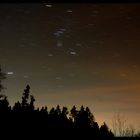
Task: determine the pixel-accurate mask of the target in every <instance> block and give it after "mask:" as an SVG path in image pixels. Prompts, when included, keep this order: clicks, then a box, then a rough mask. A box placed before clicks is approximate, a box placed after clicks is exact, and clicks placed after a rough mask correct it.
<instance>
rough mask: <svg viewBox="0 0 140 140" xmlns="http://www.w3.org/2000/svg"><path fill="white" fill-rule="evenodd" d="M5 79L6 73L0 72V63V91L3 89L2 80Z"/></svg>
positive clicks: (0, 70)
mask: <svg viewBox="0 0 140 140" xmlns="http://www.w3.org/2000/svg"><path fill="white" fill-rule="evenodd" d="M4 79H6V74H5V73H4V72H2V69H1V65H0V92H1V91H2V90H3V89H4V86H3V85H2V80H4Z"/></svg>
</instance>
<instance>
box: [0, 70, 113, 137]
mask: <svg viewBox="0 0 140 140" xmlns="http://www.w3.org/2000/svg"><path fill="white" fill-rule="evenodd" d="M5 78H6V76H5V75H4V73H2V72H1V69H0V90H2V89H4V87H3V86H2V84H1V81H2V80H3V79H5ZM34 103H35V98H34V96H33V95H31V94H30V86H29V85H27V86H26V88H25V89H24V92H23V94H22V97H21V102H20V101H17V102H15V104H14V105H13V106H10V105H9V101H8V99H7V96H5V95H2V94H1V95H0V134H3V135H4V136H6V135H7V134H9V132H12V134H15V135H20V136H21V137H25V136H31V137H32V138H35V137H36V136H40V138H41V137H42V138H45V139H47V138H48V137H50V138H51V139H52V138H57V139H67V138H70V139H81V138H84V139H89V138H90V139H94V138H103V139H106V138H114V134H113V132H112V131H111V129H109V127H108V126H107V124H106V123H105V122H104V123H103V124H102V125H101V126H99V125H98V123H97V122H96V121H95V118H94V115H93V114H92V113H91V111H90V109H89V107H84V106H81V107H80V109H77V108H76V106H73V107H72V108H71V109H70V110H68V108H67V107H65V106H64V107H62V108H61V107H60V106H59V105H57V106H56V107H52V108H51V109H50V110H48V108H47V106H45V107H41V108H39V107H36V108H35V106H34Z"/></svg>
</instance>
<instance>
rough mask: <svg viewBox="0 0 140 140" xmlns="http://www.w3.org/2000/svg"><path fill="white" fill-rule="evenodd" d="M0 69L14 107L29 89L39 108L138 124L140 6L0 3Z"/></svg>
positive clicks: (139, 121)
mask: <svg viewBox="0 0 140 140" xmlns="http://www.w3.org/2000/svg"><path fill="white" fill-rule="evenodd" d="M0 64H1V65H2V69H3V71H5V72H6V73H7V79H6V80H5V81H4V82H3V84H4V85H5V86H6V88H7V90H5V92H4V94H6V95H7V96H8V99H9V101H10V104H13V103H14V102H15V101H17V100H20V98H21V95H22V93H23V89H24V88H25V86H26V85H27V84H30V86H31V93H32V94H33V95H34V96H35V98H36V105H37V106H44V105H47V106H49V107H51V106H56V105H57V104H60V105H61V106H63V105H65V106H68V107H70V108H71V107H72V106H73V105H77V107H79V106H81V105H85V106H89V107H90V109H91V110H92V112H93V113H94V115H95V118H96V120H97V121H99V122H101V123H102V122H103V121H106V122H107V123H110V122H111V117H112V115H113V113H114V112H116V111H119V112H121V113H124V114H125V115H126V116H127V119H128V120H129V121H130V122H132V123H135V122H136V121H137V124H138V125H139V126H140V120H139V118H140V109H139V108H140V102H139V99H140V75H139V73H140V4H114V5H113V4H43V3H42V4H39V3H38V4H0ZM135 124H136V123H135Z"/></svg>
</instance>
